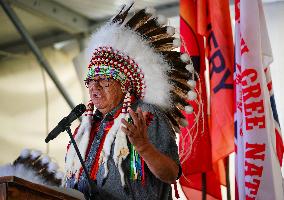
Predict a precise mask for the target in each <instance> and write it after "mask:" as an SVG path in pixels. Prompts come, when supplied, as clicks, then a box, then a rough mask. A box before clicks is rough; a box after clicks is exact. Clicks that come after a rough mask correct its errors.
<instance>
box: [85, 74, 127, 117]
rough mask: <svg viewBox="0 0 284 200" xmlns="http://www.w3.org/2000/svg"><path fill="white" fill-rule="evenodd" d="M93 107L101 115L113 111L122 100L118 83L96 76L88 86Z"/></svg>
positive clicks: (122, 95)
mask: <svg viewBox="0 0 284 200" xmlns="http://www.w3.org/2000/svg"><path fill="white" fill-rule="evenodd" d="M88 87H89V94H90V98H91V100H92V102H93V104H94V106H95V107H96V108H97V109H98V110H99V111H100V112H101V113H102V114H103V115H105V114H107V113H108V112H110V111H111V110H112V109H114V108H115V107H116V106H117V105H118V104H119V103H120V102H121V101H122V99H123V97H124V94H123V92H122V90H121V87H120V83H119V82H118V81H116V80H114V79H111V78H110V79H107V78H105V77H103V76H97V77H95V78H94V80H92V81H90V82H89V84H88Z"/></svg>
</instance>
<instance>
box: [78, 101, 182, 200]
mask: <svg viewBox="0 0 284 200" xmlns="http://www.w3.org/2000/svg"><path fill="white" fill-rule="evenodd" d="M138 106H139V107H141V109H142V111H147V112H150V113H151V114H152V115H153V119H152V121H151V123H150V124H149V126H148V136H149V140H150V142H151V143H152V144H153V145H154V146H155V147H156V148H157V149H158V150H159V151H160V152H161V153H163V154H165V155H167V156H169V157H170V158H172V159H173V160H174V161H176V162H177V164H179V158H178V149H177V145H176V142H175V138H174V133H173V130H172V129H171V127H170V124H169V121H168V118H167V117H166V116H165V114H164V113H163V112H161V111H160V110H159V109H158V108H157V107H156V106H153V105H151V104H146V103H143V102H142V101H141V100H138V101H137V102H136V103H134V104H133V105H132V109H133V110H136V108H137V107H138ZM118 109H119V107H118V108H116V109H114V110H113V111H112V112H110V113H109V115H108V114H107V115H106V117H105V118H103V119H102V116H100V114H99V113H98V112H96V113H95V116H94V124H93V128H92V130H97V132H96V133H95V137H94V139H93V141H92V145H91V147H90V151H89V153H88V154H87V160H86V164H87V168H88V171H89V170H90V166H91V163H92V161H93V159H94V156H95V153H96V149H98V143H99V142H100V140H101V139H102V136H103V133H104V129H105V126H106V124H107V123H111V121H113V120H114V119H113V117H112V116H113V115H114V113H116V111H117V110H118ZM96 122H97V123H96ZM128 143H129V142H128ZM113 148H114V145H112V148H111V154H110V156H109V159H108V163H107V164H108V169H109V172H108V176H107V178H106V179H104V167H103V166H100V167H99V169H98V172H97V175H96V178H97V187H98V190H99V192H100V195H101V196H102V197H103V199H135V200H138V199H141V200H142V199H143V200H144V199H153V200H154V199H157V200H158V199H164V200H166V199H171V198H172V197H171V187H170V185H169V184H167V183H164V182H162V181H161V180H159V179H158V178H156V177H155V176H154V175H153V174H152V172H151V171H150V170H149V169H148V167H147V165H146V164H145V169H144V171H145V185H142V183H141V182H140V181H139V180H137V181H132V180H131V179H130V156H128V157H127V158H126V159H125V160H124V161H123V162H122V168H123V171H124V174H125V176H124V177H125V182H126V186H127V187H125V188H123V187H122V185H121V181H120V174H119V171H118V169H117V167H116V166H115V163H114V161H113V159H112V157H113ZM129 149H130V143H129ZM83 177H84V175H82V178H80V180H79V183H78V189H79V190H80V191H82V192H86V191H87V188H88V183H87V180H86V178H83Z"/></svg>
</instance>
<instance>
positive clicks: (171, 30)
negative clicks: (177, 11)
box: [167, 26, 176, 36]
mask: <svg viewBox="0 0 284 200" xmlns="http://www.w3.org/2000/svg"><path fill="white" fill-rule="evenodd" d="M175 31H176V30H175V28H174V27H171V26H168V27H167V34H169V35H170V36H173V35H174V34H175Z"/></svg>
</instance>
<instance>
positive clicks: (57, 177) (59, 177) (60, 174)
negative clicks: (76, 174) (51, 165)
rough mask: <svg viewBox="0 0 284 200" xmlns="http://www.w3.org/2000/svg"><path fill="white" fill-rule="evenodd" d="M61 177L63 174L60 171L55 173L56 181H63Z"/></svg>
mask: <svg viewBox="0 0 284 200" xmlns="http://www.w3.org/2000/svg"><path fill="white" fill-rule="evenodd" d="M63 177H64V173H63V172H61V171H58V172H56V174H55V178H56V179H63Z"/></svg>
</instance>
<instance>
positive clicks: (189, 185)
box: [179, 0, 221, 200]
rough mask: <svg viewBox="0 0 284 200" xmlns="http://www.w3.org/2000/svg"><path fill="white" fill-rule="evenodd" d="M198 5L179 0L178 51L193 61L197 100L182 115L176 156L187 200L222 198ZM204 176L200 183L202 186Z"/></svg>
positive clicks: (189, 0)
mask: <svg viewBox="0 0 284 200" xmlns="http://www.w3.org/2000/svg"><path fill="white" fill-rule="evenodd" d="M198 2H199V1H195V0H180V35H181V40H182V46H181V52H185V51H186V52H187V53H189V55H190V56H191V58H192V61H193V63H194V67H195V70H196V73H195V77H196V87H195V91H196V93H197V100H195V101H192V102H191V104H192V105H193V107H194V113H193V114H185V116H186V118H187V120H188V122H189V126H188V127H186V128H181V134H180V142H179V155H180V161H181V166H182V169H183V175H182V176H181V178H180V184H181V187H182V189H183V192H184V194H185V196H186V197H187V198H188V199H196V200H198V199H202V192H201V190H202V188H203V189H204V190H205V192H206V194H207V199H221V191H220V182H219V180H218V179H217V177H216V174H215V173H214V171H213V168H212V151H211V137H210V133H209V124H208V116H207V94H206V85H205V69H206V65H205V45H204V37H203V36H202V35H200V34H198V32H197V27H198V24H199V23H201V22H200V20H197V19H198V18H199V17H200V16H206V12H204V13H202V15H200V13H199V14H198ZM202 173H203V184H202Z"/></svg>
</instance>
